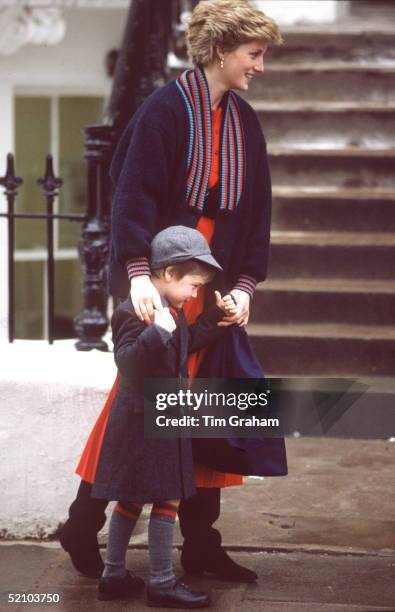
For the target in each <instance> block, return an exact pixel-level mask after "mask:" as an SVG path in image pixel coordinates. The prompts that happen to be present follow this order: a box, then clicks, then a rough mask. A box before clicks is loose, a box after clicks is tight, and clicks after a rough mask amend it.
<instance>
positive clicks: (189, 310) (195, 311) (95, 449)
mask: <svg viewBox="0 0 395 612" xmlns="http://www.w3.org/2000/svg"><path fill="white" fill-rule="evenodd" d="M221 121H222V108H217V109H216V110H214V111H212V128H213V142H212V166H211V174H210V178H209V187H210V188H211V187H213V186H214V185H215V184H216V183H217V182H218V178H219V176H218V175H219V153H218V152H219V138H220V131H221ZM196 229H197V230H199V232H200V233H201V234H203V236H204V237H205V238H206V240H207V242H208V243H209V244H210V243H211V240H212V238H213V235H214V229H215V219H211V218H209V217H201V218H200V219H199V222H198V224H197V226H196ZM203 307H204V287H202V288H201V289H200V290H199V293H198V295H197V297H196V298H195V299H193V300H190V301H189V302H188V303H187V304H185V306H184V312H185V316H186V319H187V321H188V323H189V324H191V323H193V322H194V321H195V320H196V319H197V317H198V316H199V315H200V314H201V313H202V312H203ZM204 353H205V349H203V350H201V351H198V352H197V353H192V354H191V355H190V356H189V358H188V370H189V375H190V380H193V379H194V378H195V376H196V372H197V370H198V367H199V365H200V362H201V360H202V358H203V356H204ZM118 384H119V379H118V376H117V378H116V379H115V382H114V384H113V386H112V388H111V391H110V393H109V394H108V397H107V399H106V402H105V404H104V406H103V409H102V411H101V413H100V415H99V417H98V419H97V421H96V423H95V425H94V427H93V429H92V431H91V433H90V436H89V438H88V441H87V443H86V445H85V448H84V450H83V453H82V455H81V459H80V461H79V464H78V466H77V469H76V473H77V474H78V475H79V476H80V477H81V478H82V479H83V480H86V481H87V482H90V483H93V482H94V480H95V475H96V470H97V465H98V462H99V457H100V450H101V445H102V442H103V437H104V433H105V430H106V426H107V421H108V417H109V414H110V408H111V404H112V402H113V400H114V397H115V394H116V391H117V388H118ZM195 482H196V487H205V488H211V487H214V488H223V487H229V486H234V485H240V484H243V477H242V476H240V475H239V474H224V473H222V472H217V471H216V470H213V469H211V468H209V467H206V466H204V465H198V464H196V465H195Z"/></svg>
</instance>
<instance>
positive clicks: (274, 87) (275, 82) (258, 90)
mask: <svg viewBox="0 0 395 612" xmlns="http://www.w3.org/2000/svg"><path fill="white" fill-rule="evenodd" d="M312 97H314V100H315V101H318V100H322V101H324V102H327V101H340V100H345V101H357V102H361V101H362V100H363V102H364V103H365V102H387V103H388V102H394V101H395V66H385V65H384V66H382V65H380V64H375V63H373V62H370V63H367V64H360V63H356V62H354V63H350V64H339V62H318V63H311V62H302V63H300V64H293V65H291V66H290V65H289V64H288V63H283V64H277V63H271V62H270V61H268V62H267V65H266V66H265V74H264V75H263V76H262V77H259V76H258V77H255V78H254V79H253V80H252V82H251V84H250V87H249V90H248V99H250V100H257V99H261V100H266V101H273V102H280V101H287V100H300V101H308V100H311V99H312Z"/></svg>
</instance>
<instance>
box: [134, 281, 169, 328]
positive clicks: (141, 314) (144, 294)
mask: <svg viewBox="0 0 395 612" xmlns="http://www.w3.org/2000/svg"><path fill="white" fill-rule="evenodd" d="M130 297H131V300H132V304H133V308H134V311H135V313H136V315H137V316H138V318H139V319H140V321H144V322H145V323H147V325H150V324H151V323H153V322H154V308H155V309H156V310H159V311H160V310H162V302H161V299H160V295H159V293H158V290H157V288H156V287H155V285H153V284H152V282H151V279H150V277H149V276H147V275H145V274H142V275H141V276H134V277H133V278H132V280H131V284H130Z"/></svg>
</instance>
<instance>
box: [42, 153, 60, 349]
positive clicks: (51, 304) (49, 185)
mask: <svg viewBox="0 0 395 612" xmlns="http://www.w3.org/2000/svg"><path fill="white" fill-rule="evenodd" d="M37 183H38V184H39V185H41V186H42V188H43V190H44V197H45V199H46V201H47V302H48V329H47V333H48V342H49V344H53V339H54V319H55V259H54V237H53V228H54V218H53V203H54V200H55V198H56V197H58V195H59V187H61V185H62V184H63V181H62V179H61V178H59V177H57V176H55V173H54V170H53V160H52V155H47V159H46V163H45V174H44V176H43V177H41V178H39V179H38V180H37Z"/></svg>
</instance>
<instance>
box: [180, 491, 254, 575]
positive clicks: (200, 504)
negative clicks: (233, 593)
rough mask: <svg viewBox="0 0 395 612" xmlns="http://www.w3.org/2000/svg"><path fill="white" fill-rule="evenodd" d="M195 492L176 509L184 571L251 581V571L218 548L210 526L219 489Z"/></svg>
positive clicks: (218, 539) (215, 533)
mask: <svg viewBox="0 0 395 612" xmlns="http://www.w3.org/2000/svg"><path fill="white" fill-rule="evenodd" d="M197 491H198V492H197V495H194V496H193V497H190V498H188V499H182V500H181V503H180V507H179V511H178V515H179V519H180V529H181V533H182V535H183V537H184V544H183V547H182V553H181V564H182V566H183V568H184V570H185V571H186V573H187V574H195V575H202V574H203V573H204V572H209V573H212V574H215V576H216V577H217V578H220V579H221V580H229V581H230V582H254V581H255V580H256V579H257V578H258V576H257V574H256V573H255V572H253V571H252V570H250V569H248V568H246V567H243V566H242V565H239V564H238V563H236V562H235V561H233V560H232V559H231V558H230V557H229V555H228V554H227V552H226V551H225V550H224V549H223V548H222V547H221V534H220V533H219V531H218V530H217V529H214V528H213V526H212V525H213V523H214V522H215V521H216V520H217V519H218V517H219V514H220V505H221V498H220V495H221V490H220V489H213V488H212V489H205V488H198V489H197Z"/></svg>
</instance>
